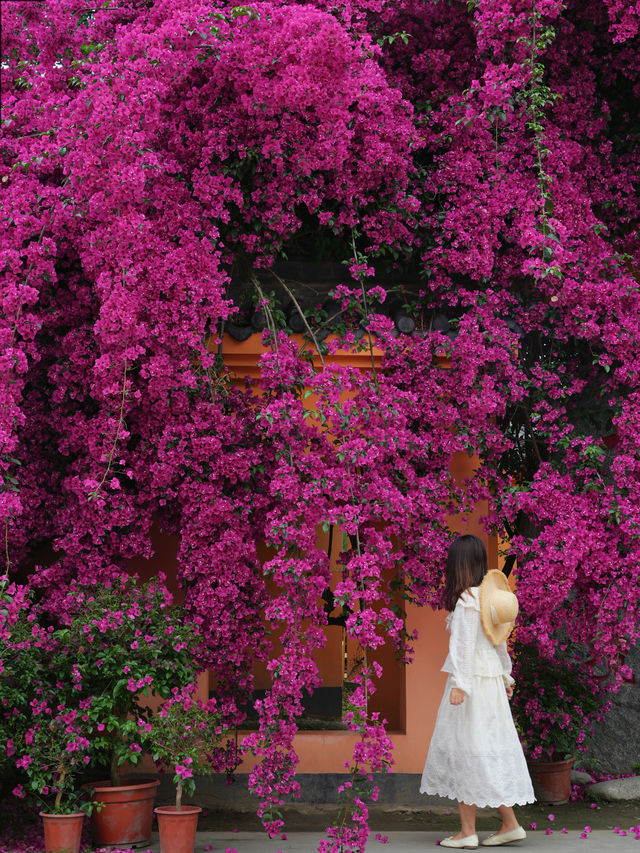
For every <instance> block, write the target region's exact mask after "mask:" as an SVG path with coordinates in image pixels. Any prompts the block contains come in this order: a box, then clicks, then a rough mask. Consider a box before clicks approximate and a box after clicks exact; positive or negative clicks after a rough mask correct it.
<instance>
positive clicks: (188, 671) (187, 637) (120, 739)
mask: <svg viewBox="0 0 640 853" xmlns="http://www.w3.org/2000/svg"><path fill="white" fill-rule="evenodd" d="M70 596H71V597H72V601H73V607H72V610H71V612H70V616H69V620H68V624H67V626H66V627H65V628H64V630H63V631H61V633H62V634H63V635H64V636H63V639H64V642H65V643H66V645H67V646H68V647H69V648H70V649H73V651H74V655H75V660H74V673H75V677H77V679H78V681H79V683H80V684H81V692H82V694H83V695H84V696H86V697H87V698H91V704H90V706H89V708H88V711H87V715H88V727H89V737H90V739H91V753H92V755H93V757H94V759H95V761H96V763H97V764H101V765H102V766H108V767H109V771H110V778H109V780H106V781H99V782H96V783H95V784H93V785H92V786H91V788H92V799H93V801H94V802H96V803H100V804H101V805H102V807H101V808H100V809H99V810H96V811H95V812H94V814H93V821H92V828H93V834H94V840H95V841H96V843H97V844H99V845H101V846H106V845H121V846H125V845H132V844H144V843H146V842H148V840H149V838H150V836H151V824H152V820H153V801H154V798H155V791H156V788H157V786H158V784H159V783H158V780H157V779H153V778H137V779H136V778H135V777H131V776H127V775H123V766H124V765H128V766H134V767H135V766H137V765H138V764H139V763H140V762H141V760H142V758H143V756H144V754H145V753H147V752H149V751H150V750H149V743H148V740H147V738H146V736H145V730H144V729H143V728H141V727H140V726H139V725H138V723H137V720H143V721H146V720H149V719H150V714H151V712H150V709H149V707H148V705H147V704H146V702H145V698H146V697H148V696H150V695H151V694H153V695H154V696H160V697H162V698H167V697H169V696H170V695H171V690H172V688H174V687H178V689H179V688H180V687H182V686H183V685H185V684H187V683H189V682H190V681H191V680H192V679H193V677H194V674H195V672H196V667H195V664H194V660H193V658H194V654H195V651H196V646H197V636H196V633H195V630H194V628H193V626H192V625H190V624H188V623H187V622H185V614H184V611H183V609H182V608H180V607H176V606H173V605H172V600H171V595H170V593H169V591H168V590H167V589H166V587H165V585H164V578H163V577H158V578H156V579H154V580H152V581H150V582H148V583H145V584H139V583H138V581H137V579H136V578H135V577H130V576H126V577H121V578H120V579H119V580H117V581H114V582H113V583H111V584H106V585H104V586H98V585H95V586H86V585H84V586H83V585H79V584H76V585H74V586H73V587H72V589H71V592H70Z"/></svg>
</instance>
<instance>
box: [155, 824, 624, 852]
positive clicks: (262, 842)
mask: <svg viewBox="0 0 640 853" xmlns="http://www.w3.org/2000/svg"><path fill="white" fill-rule="evenodd" d="M628 830H629V827H626V829H625V831H627V832H628ZM455 831H457V830H456V827H452V833H453V832H455ZM375 834H376V833H372V834H371V836H370V838H369V843H368V844H367V853H369V851H372V853H373V851H380V853H387V851H388V852H389V853H424V851H425V850H431V849H434V848H436V847H437V845H438V842H439V841H440V839H441V838H443V837H444V835H445V834H446V833H442V832H420V831H417V832H416V831H413V832H406V831H404V832H403V831H395V830H392V831H390V832H388V833H386V836H387V838H388V843H386V844H384V843H381V842H380V841H378V840H376V838H375ZM381 834H382V835H383V836H384V835H385V833H384V832H383V833H381ZM488 834H489V833H488V832H480V833H479V837H480V840H482V839H483V838H484V837H486V836H487V835H488ZM322 838H323V834H322V833H320V832H290V833H287V835H286V838H285V839H284V840H282V839H269V838H267V837H266V835H265V834H264V833H260V832H246V831H242V830H240V831H238V832H233V831H223V832H198V836H197V841H196V848H195V853H232V851H233V853H314V851H317V849H318V844H319V842H320V840H321V839H322ZM152 841H153V843H152V846H151V847H150V848H149V849H150V850H151V851H152V853H160V845H159V843H158V837H157V834H155V835H154V837H153V839H152ZM443 849H444V848H443ZM481 849H487V850H488V849H490V848H482V847H479V848H478V850H481ZM504 849H509V850H522V851H523V853H525V851H529V850H545V851H547V853H554V851H556V850H557V851H559V853H573V851H580V853H589V850H590V851H591V853H608V851H616V853H624V851H631V850H634V851H636V853H640V840H636V839H635V837H634V835H627V836H621V835H619V834H617V833H615V832H613V831H612V830H593V831H592V832H591V833H589V835H588V838H586V839H584V838H581V837H580V832H578V831H576V830H568V831H567V834H566V835H564V834H562V833H561V832H560V829H557V830H553V835H545V832H544V829H543V830H535V831H529V832H528V833H527V838H526V840H525V841H521V842H518V843H517V844H509V845H505V848H504Z"/></svg>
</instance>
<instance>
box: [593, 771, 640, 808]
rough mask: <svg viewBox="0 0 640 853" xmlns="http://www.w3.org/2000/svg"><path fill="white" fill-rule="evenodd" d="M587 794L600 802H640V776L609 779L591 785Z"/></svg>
mask: <svg viewBox="0 0 640 853" xmlns="http://www.w3.org/2000/svg"><path fill="white" fill-rule="evenodd" d="M585 793H586V794H588V795H589V796H590V797H594V798H595V799H599V800H610V801H615V802H617V801H620V800H640V776H626V777H624V778H623V779H608V780H607V781H606V782H596V784H595V785H589V787H588V788H586V789H585Z"/></svg>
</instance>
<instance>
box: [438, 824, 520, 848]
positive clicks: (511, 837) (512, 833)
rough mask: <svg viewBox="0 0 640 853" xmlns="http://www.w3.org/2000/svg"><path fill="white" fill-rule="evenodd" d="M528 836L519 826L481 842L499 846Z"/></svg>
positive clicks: (487, 845)
mask: <svg viewBox="0 0 640 853" xmlns="http://www.w3.org/2000/svg"><path fill="white" fill-rule="evenodd" d="M526 837H527V833H526V832H525V831H524V829H523V828H522V827H521V826H519V827H518V828H517V829H511V830H509V832H500V833H498V832H494V833H493V835H490V836H489V837H488V838H485V839H484V841H482V842H481V843H482V846H483V847H499V846H500V845H501V844H511V842H512V841H524V839H525V838H526ZM440 843H442V842H440Z"/></svg>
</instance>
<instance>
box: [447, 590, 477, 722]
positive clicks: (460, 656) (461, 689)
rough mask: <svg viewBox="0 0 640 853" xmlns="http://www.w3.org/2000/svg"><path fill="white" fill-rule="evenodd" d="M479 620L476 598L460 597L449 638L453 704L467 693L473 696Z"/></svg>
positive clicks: (459, 702)
mask: <svg viewBox="0 0 640 853" xmlns="http://www.w3.org/2000/svg"><path fill="white" fill-rule="evenodd" d="M479 622H480V611H479V609H476V602H475V599H474V598H473V597H472V596H471V595H470V594H467V597H466V598H465V600H464V601H463V600H462V599H459V600H458V603H457V604H456V608H455V610H454V611H453V615H452V618H451V637H450V639H449V655H450V659H451V676H452V684H453V688H452V690H451V695H450V697H449V699H450V701H451V704H452V705H459V704H461V703H462V702H463V701H464V698H465V694H466V695H467V696H471V691H472V687H473V672H474V665H475V652H476V640H477V637H478V625H479ZM460 694H462V695H460Z"/></svg>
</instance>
